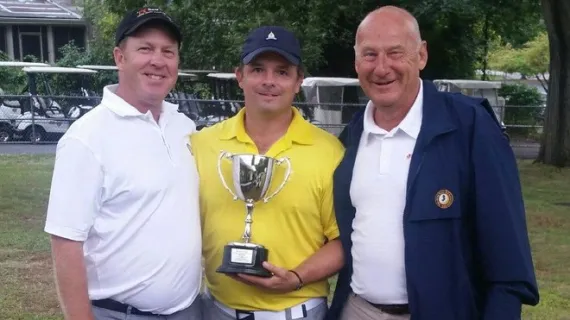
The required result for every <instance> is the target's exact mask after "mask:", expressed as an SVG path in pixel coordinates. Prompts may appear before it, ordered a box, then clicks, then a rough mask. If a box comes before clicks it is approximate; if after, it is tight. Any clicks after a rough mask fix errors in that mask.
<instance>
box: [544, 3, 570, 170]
mask: <svg viewBox="0 0 570 320" xmlns="http://www.w3.org/2000/svg"><path fill="white" fill-rule="evenodd" d="M541 4H542V10H543V14H544V20H545V23H546V29H547V31H548V40H549V46H550V81H549V82H550V83H549V90H548V102H547V108H546V121H545V125H544V135H543V138H542V143H541V146H540V152H539V155H538V158H537V162H541V163H545V164H550V165H554V166H557V167H564V166H568V165H570V1H566V0H541Z"/></svg>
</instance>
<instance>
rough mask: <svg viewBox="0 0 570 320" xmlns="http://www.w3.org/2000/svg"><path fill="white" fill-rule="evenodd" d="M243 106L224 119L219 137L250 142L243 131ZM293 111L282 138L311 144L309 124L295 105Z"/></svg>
mask: <svg viewBox="0 0 570 320" xmlns="http://www.w3.org/2000/svg"><path fill="white" fill-rule="evenodd" d="M245 109H246V108H245V107H244V108H241V110H240V111H239V112H238V113H237V114H236V115H235V116H234V117H232V118H230V119H228V120H226V128H227V129H225V130H222V132H221V133H220V139H222V140H230V139H233V138H237V140H239V141H241V142H251V138H250V137H249V135H248V134H247V132H246V131H245V124H244V119H245ZM291 109H292V111H293V120H292V121H291V124H290V125H289V128H288V129H287V132H286V133H285V136H284V138H286V139H289V140H291V141H292V142H295V143H298V144H306V145H311V144H313V140H314V137H313V133H312V130H311V126H312V125H311V124H310V123H309V122H308V121H307V120H305V119H304V118H303V115H302V114H301V113H300V112H299V110H298V109H297V108H295V107H291Z"/></svg>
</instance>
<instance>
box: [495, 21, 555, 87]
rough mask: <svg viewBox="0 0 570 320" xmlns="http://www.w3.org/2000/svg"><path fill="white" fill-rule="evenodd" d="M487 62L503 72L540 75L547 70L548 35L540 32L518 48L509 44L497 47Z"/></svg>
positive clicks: (548, 56) (548, 61) (548, 55)
mask: <svg viewBox="0 0 570 320" xmlns="http://www.w3.org/2000/svg"><path fill="white" fill-rule="evenodd" d="M489 62H490V66H491V68H493V69H496V70H500V71H504V72H510V73H513V72H520V73H522V74H524V75H526V76H538V75H542V74H544V73H546V72H548V69H549V65H550V52H549V45H548V35H547V34H546V32H541V33H540V34H538V35H537V36H536V37H535V38H534V39H532V40H531V41H529V42H527V43H525V44H524V45H523V46H522V47H520V48H513V46H512V45H511V44H506V45H505V46H502V47H499V48H497V49H496V50H494V51H493V52H491V55H490V58H489Z"/></svg>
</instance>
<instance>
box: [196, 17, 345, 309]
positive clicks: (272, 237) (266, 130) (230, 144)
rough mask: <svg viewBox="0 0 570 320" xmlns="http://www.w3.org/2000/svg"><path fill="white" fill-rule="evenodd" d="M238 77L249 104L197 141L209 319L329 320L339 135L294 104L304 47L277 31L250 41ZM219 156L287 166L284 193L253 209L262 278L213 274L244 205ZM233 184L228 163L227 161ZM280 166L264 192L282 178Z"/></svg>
mask: <svg viewBox="0 0 570 320" xmlns="http://www.w3.org/2000/svg"><path fill="white" fill-rule="evenodd" d="M241 61H242V64H241V65H240V67H238V68H237V69H236V77H237V81H238V82H239V85H240V87H241V88H242V89H243V92H244V97H245V106H244V108H242V109H241V111H240V112H239V113H238V114H237V115H236V116H235V117H233V118H231V119H228V120H226V121H224V122H221V123H218V124H216V125H214V126H212V127H209V128H205V129H203V130H202V131H200V132H199V133H196V134H194V135H193V136H192V138H191V145H192V150H193V153H194V156H195V158H196V163H197V166H198V171H199V174H200V206H201V217H202V232H203V254H204V259H205V269H206V287H207V289H206V293H205V295H204V319H206V320H214V319H215V320H225V319H228V320H229V319H255V320H276V319H282V320H292V319H311V320H321V319H323V317H324V315H325V313H326V310H327V308H328V307H327V303H326V297H327V295H328V293H329V285H328V281H327V279H328V278H329V277H330V276H332V275H334V274H335V273H337V272H338V270H339V269H340V268H341V267H342V265H343V254H342V248H341V245H340V242H339V240H338V239H337V237H338V235H339V231H338V226H337V224H336V220H335V215H334V209H333V200H332V175H333V172H334V170H335V168H336V166H337V164H338V162H339V161H340V159H341V157H342V155H343V152H344V150H343V147H342V145H341V144H340V143H339V142H338V140H337V138H336V137H335V136H333V135H331V134H329V133H328V132H326V131H324V130H322V129H320V128H318V127H316V126H314V125H312V124H310V123H309V122H307V121H306V120H305V119H303V117H302V115H301V114H300V113H299V111H298V110H297V109H296V108H295V107H293V106H292V103H293V100H294V97H295V95H296V94H297V93H298V92H299V90H300V86H301V83H302V81H303V71H302V68H301V49H300V46H299V41H298V40H297V38H296V37H295V35H294V34H293V33H292V32H290V31H288V30H286V29H284V28H281V27H260V28H258V29H255V30H253V31H252V32H251V33H250V34H249V36H248V38H247V39H246V41H245V43H244V45H243V50H242V56H241ZM221 151H226V152H230V153H233V154H235V153H249V154H259V155H265V156H268V157H272V158H275V159H282V158H284V157H287V158H288V159H289V160H290V163H291V173H290V175H289V177H288V179H287V181H286V183H285V184H284V187H283V188H282V189H281V191H279V192H278V193H277V194H276V195H275V196H274V197H272V198H271V199H270V200H269V201H268V202H266V203H265V202H263V201H260V202H257V203H255V204H254V209H253V223H252V225H251V226H252V229H251V230H252V231H251V242H252V243H256V244H260V245H263V246H264V247H265V248H267V250H268V259H267V261H266V262H264V263H263V267H264V268H265V269H266V270H268V271H270V272H271V273H272V274H273V275H272V276H270V277H259V276H253V275H246V274H225V273H220V272H217V269H218V268H219V267H220V265H222V260H223V255H224V246H226V245H227V244H228V243H230V242H236V241H237V242H240V241H241V236H242V234H243V232H244V226H245V214H246V210H245V203H244V202H243V201H240V200H237V201H234V199H233V197H232V195H231V194H230V193H229V192H228V190H226V188H225V187H224V186H223V184H222V181H221V179H220V177H219V174H218V157H219V156H220V152H221ZM221 168H222V173H223V175H224V176H225V179H227V184H228V186H229V187H230V188H233V184H232V183H231V182H232V181H231V179H232V178H231V166H230V165H229V164H226V165H222V166H221ZM286 170H287V169H286V166H277V167H276V169H275V171H274V176H273V179H272V182H271V186H270V190H269V192H268V195H269V194H271V193H273V192H274V190H276V189H277V188H278V186H279V185H280V184H281V182H282V181H283V179H284V176H285V172H286Z"/></svg>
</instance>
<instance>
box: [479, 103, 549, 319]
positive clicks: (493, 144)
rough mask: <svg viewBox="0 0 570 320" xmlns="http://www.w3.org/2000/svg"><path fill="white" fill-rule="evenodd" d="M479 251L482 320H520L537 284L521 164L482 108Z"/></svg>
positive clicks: (534, 297) (532, 302)
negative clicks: (483, 298)
mask: <svg viewBox="0 0 570 320" xmlns="http://www.w3.org/2000/svg"><path fill="white" fill-rule="evenodd" d="M472 139H473V141H472V143H473V144H472V153H471V154H472V155H471V159H472V168H473V174H474V180H473V181H474V184H473V187H474V190H473V191H474V196H473V198H474V202H475V203H474V204H475V217H474V218H475V235H476V237H475V238H476V239H477V240H476V244H475V250H476V251H477V256H478V257H479V258H480V261H479V263H480V266H481V270H482V271H483V274H482V276H483V279H485V281H486V283H485V287H486V288H487V292H486V296H485V301H484V310H483V312H484V313H483V319H485V320H510V319H520V317H521V309H522V304H529V305H536V304H538V301H539V294H538V288H537V283H536V277H535V273H534V267H533V262H532V256H531V249H530V244H529V239H528V233H527V225H526V218H525V208H524V201H523V196H522V192H521V184H520V180H519V173H518V168H517V162H516V159H515V156H514V153H513V151H512V149H511V147H510V145H509V142H508V139H507V138H506V137H505V136H504V135H503V133H502V132H501V130H500V127H499V126H497V124H496V121H494V119H492V118H491V116H490V115H489V114H488V113H487V112H485V111H484V110H482V108H479V109H478V110H477V111H476V116H475V121H474V128H473V136H472Z"/></svg>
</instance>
